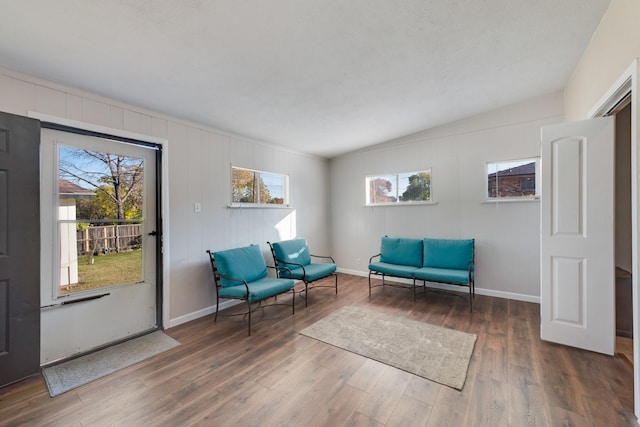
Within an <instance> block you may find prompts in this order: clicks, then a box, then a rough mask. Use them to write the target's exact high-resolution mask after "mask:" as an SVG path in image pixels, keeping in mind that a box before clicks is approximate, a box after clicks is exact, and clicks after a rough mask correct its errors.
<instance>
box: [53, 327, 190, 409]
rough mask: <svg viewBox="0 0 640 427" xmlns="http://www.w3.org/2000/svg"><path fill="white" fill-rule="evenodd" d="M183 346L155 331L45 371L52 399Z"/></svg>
mask: <svg viewBox="0 0 640 427" xmlns="http://www.w3.org/2000/svg"><path fill="white" fill-rule="evenodd" d="M178 345H180V343H179V342H178V341H176V340H174V339H173V338H171V337H170V336H168V335H165V333H164V332H162V331H155V332H152V333H150V334H147V335H143V336H141V337H138V338H134V339H131V340H129V341H125V342H122V343H120V344H116V345H114V346H111V347H107V348H105V349H102V350H100V351H96V352H95V353H90V354H87V355H85V356H82V357H78V358H77V359H72V360H69V361H67V362H63V363H60V364H58V365H53V366H49V367H47V368H44V369H43V370H42V375H43V376H44V379H45V380H46V382H47V387H49V394H50V395H51V397H54V396H57V395H59V394H62V393H64V392H66V391H69V390H72V389H74V388H76V387H80V386H81V385H84V384H87V383H89V382H91V381H93V380H97V379H98V378H102V377H104V376H106V375H109V374H110V373H112V372H116V371H119V370H120V369H124V368H126V367H128V366H131V365H133V364H134V363H138V362H141V361H143V360H145V359H148V358H150V357H153V356H155V355H156V354H159V353H162V352H163V351H167V350H169V349H172V348H173V347H176V346H178Z"/></svg>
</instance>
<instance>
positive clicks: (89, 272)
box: [61, 249, 142, 293]
mask: <svg viewBox="0 0 640 427" xmlns="http://www.w3.org/2000/svg"><path fill="white" fill-rule="evenodd" d="M93 260H94V262H93V264H91V263H90V262H89V257H88V256H81V257H78V276H79V280H80V283H78V284H77V285H71V286H68V287H63V288H61V292H62V293H68V292H76V291H84V290H87V289H96V288H101V287H103V286H110V285H118V284H122V283H134V282H140V281H142V250H140V249H138V250H135V251H128V252H121V253H113V254H108V255H100V256H96V257H93Z"/></svg>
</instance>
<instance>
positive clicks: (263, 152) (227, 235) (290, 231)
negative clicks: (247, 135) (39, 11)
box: [0, 69, 330, 326]
mask: <svg viewBox="0 0 640 427" xmlns="http://www.w3.org/2000/svg"><path fill="white" fill-rule="evenodd" d="M95 90H96V91H99V88H95ZM0 94H1V95H0V111H5V112H9V113H13V114H19V115H27V113H28V112H29V111H34V112H38V113H41V114H48V115H52V116H57V117H61V118H66V119H72V120H77V121H82V122H85V123H89V124H94V125H100V126H106V127H109V128H113V129H117V130H125V131H128V132H134V133H138V134H143V135H150V136H154V137H158V138H163V139H166V140H168V143H167V150H166V151H167V153H168V155H166V156H165V159H164V162H163V163H164V165H163V167H165V168H168V183H169V189H168V197H169V202H168V207H169V208H168V212H165V219H166V221H165V223H164V233H165V248H166V252H165V260H164V262H165V265H166V266H167V269H166V270H167V271H168V275H167V276H168V277H165V280H166V282H167V284H168V286H169V289H168V292H166V293H165V294H166V295H167V294H168V295H169V301H168V304H169V316H168V317H169V319H168V321H166V320H165V326H171V325H175V324H178V323H181V322H184V321H187V320H190V319H192V318H195V317H198V316H200V315H203V314H207V313H209V312H211V310H212V308H213V306H214V304H215V291H214V288H213V285H212V277H211V273H210V267H209V264H208V260H207V256H206V254H205V250H206V249H212V250H219V249H225V248H231V247H236V246H241V245H248V244H251V243H257V244H260V245H261V247H262V249H263V252H264V253H265V258H266V259H267V260H269V258H270V254H269V253H268V246H267V244H266V242H267V241H269V240H279V239H286V238H290V237H294V236H303V237H306V238H307V239H308V240H309V242H310V245H311V246H312V247H313V249H314V252H317V253H328V252H329V250H330V234H329V232H328V230H329V227H330V221H329V210H328V209H329V200H328V190H327V187H328V161H327V160H325V159H320V158H317V157H313V156H309V155H306V154H302V153H298V152H294V151H291V150H287V149H283V148H280V147H278V146H274V145H269V144H264V143H261V142H258V141H251V140H248V139H244V138H241V137H238V136H234V135H229V134H226V133H223V132H219V131H217V130H215V129H210V128H206V127H204V126H200V125H197V124H193V123H189V122H186V121H183V120H179V119H175V118H172V117H168V116H165V115H162V114H160V113H157V112H153V111H148V110H144V109H140V108H136V107H135V106H130V105H126V104H122V103H119V102H117V101H113V100H109V99H105V98H102V97H100V96H97V95H95V94H91V93H87V92H84V91H80V90H77V89H74V88H69V87H64V86H60V85H57V84H55V83H53V82H48V81H43V80H40V79H35V78H31V77H29V76H25V75H22V74H18V73H14V72H12V71H9V70H3V69H0ZM43 161H47V159H43ZM232 164H233V165H236V166H241V167H245V168H252V169H260V170H265V171H270V172H277V173H282V174H288V175H290V185H291V202H292V206H293V208H291V209H276V208H274V209H229V208H227V205H228V204H229V202H230V200H229V198H230V177H231V170H230V169H231V165H232ZM196 202H197V203H200V204H201V206H202V210H201V213H196V212H194V203H196ZM46 280H53V279H52V278H45V281H46ZM44 316H46V314H43V317H44ZM43 321H46V319H44V318H43Z"/></svg>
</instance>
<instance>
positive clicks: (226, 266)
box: [213, 245, 267, 288]
mask: <svg viewBox="0 0 640 427" xmlns="http://www.w3.org/2000/svg"><path fill="white" fill-rule="evenodd" d="M213 258H214V260H215V262H216V267H217V268H218V272H220V274H223V275H225V276H228V277H233V278H236V279H244V280H246V281H247V282H253V281H255V280H258V279H261V278H263V277H265V276H266V275H267V264H266V263H265V262H264V257H263V256H262V252H261V251H260V247H259V246H258V245H251V246H246V247H243V248H235V249H228V250H226V251H220V252H214V253H213ZM239 284H242V282H238V281H235V280H228V279H224V278H221V279H220V286H221V287H223V288H225V287H228V286H237V285H239Z"/></svg>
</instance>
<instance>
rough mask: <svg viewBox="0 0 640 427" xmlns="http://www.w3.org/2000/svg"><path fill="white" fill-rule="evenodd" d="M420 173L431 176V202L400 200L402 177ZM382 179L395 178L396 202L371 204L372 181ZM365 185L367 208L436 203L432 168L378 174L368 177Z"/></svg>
mask: <svg viewBox="0 0 640 427" xmlns="http://www.w3.org/2000/svg"><path fill="white" fill-rule="evenodd" d="M420 173H428V174H429V200H410V201H402V200H400V194H399V193H400V188H399V182H400V179H402V178H401V177H403V176H404V177H407V179H408V177H409V176H411V175H416V174H420ZM381 177H393V178H394V181H395V182H394V186H395V199H396V200H395V201H393V202H379V203H371V202H370V201H371V185H370V183H371V179H372V178H374V179H377V178H381ZM364 184H365V207H376V206H419V205H434V204H436V202H435V201H434V197H433V169H432V168H431V167H429V168H424V169H421V170H417V171H410V172H393V173H378V174H371V175H366V176H365V179H364ZM405 190H406V188H403V189H402V191H405Z"/></svg>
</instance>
